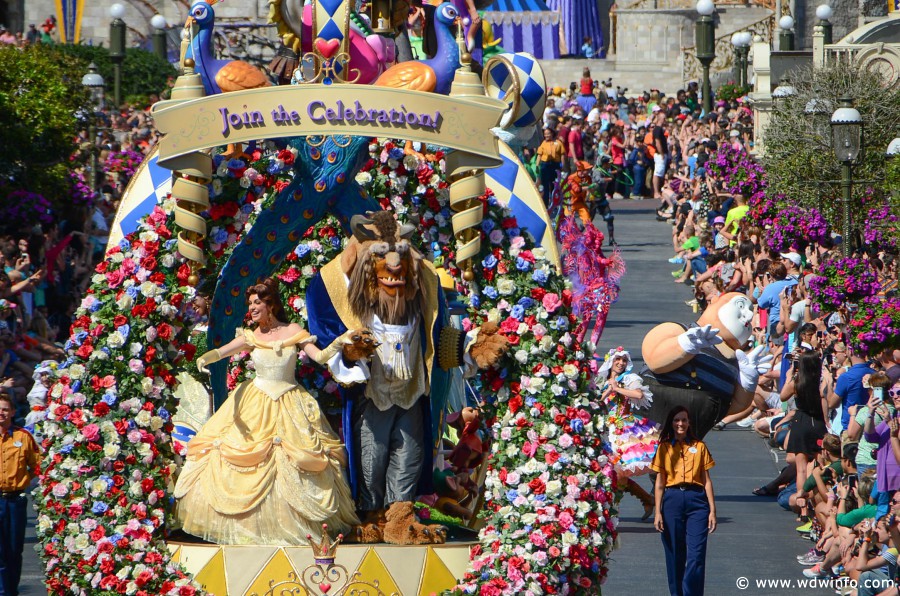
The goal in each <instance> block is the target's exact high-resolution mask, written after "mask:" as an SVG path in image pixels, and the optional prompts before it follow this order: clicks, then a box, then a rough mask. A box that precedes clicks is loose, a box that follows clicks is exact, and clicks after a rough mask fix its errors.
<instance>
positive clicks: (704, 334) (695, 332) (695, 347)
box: [677, 325, 722, 354]
mask: <svg viewBox="0 0 900 596" xmlns="http://www.w3.org/2000/svg"><path fill="white" fill-rule="evenodd" d="M677 339H678V345H679V346H681V349H682V350H684V351H685V352H687V353H688V354H699V353H700V352H702V351H703V350H704V348H711V347H713V346H714V345H716V344H720V343H722V338H721V337H719V330H718V329H716V328H715V327H713V326H712V325H704V326H703V327H691V328H690V329H688V330H687V331H685V332H684V333H682V334H681V335H679V336H678V338H677Z"/></svg>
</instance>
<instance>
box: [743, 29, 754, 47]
mask: <svg viewBox="0 0 900 596" xmlns="http://www.w3.org/2000/svg"><path fill="white" fill-rule="evenodd" d="M752 42H753V36H752V35H751V34H750V32H749V31H743V32H741V45H743V46H745V47H750V44H751V43H752Z"/></svg>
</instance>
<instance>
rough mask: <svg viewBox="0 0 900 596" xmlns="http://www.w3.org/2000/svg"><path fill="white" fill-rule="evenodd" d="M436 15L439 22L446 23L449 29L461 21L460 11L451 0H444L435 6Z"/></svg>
mask: <svg viewBox="0 0 900 596" xmlns="http://www.w3.org/2000/svg"><path fill="white" fill-rule="evenodd" d="M434 17H435V19H436V20H437V22H438V23H441V24H442V25H445V26H446V27H447V28H448V29H449V28H450V27H451V26H452V25H455V24H456V22H457V21H459V11H458V10H456V7H455V6H453V4H451V3H450V2H442V3H441V4H438V5H437V8H435V11H434ZM451 31H452V30H451Z"/></svg>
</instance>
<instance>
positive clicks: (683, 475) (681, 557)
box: [650, 406, 716, 596]
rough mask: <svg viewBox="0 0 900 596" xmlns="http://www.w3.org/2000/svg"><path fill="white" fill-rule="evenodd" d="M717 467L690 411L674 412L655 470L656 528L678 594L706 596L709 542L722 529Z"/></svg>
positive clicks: (661, 440) (673, 590) (671, 588)
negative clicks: (718, 516)
mask: <svg viewBox="0 0 900 596" xmlns="http://www.w3.org/2000/svg"><path fill="white" fill-rule="evenodd" d="M714 465H715V462H714V461H713V458H712V456H710V454H709V450H707V448H706V445H705V444H704V443H703V441H701V440H700V439H698V438H697V435H696V434H695V433H694V429H693V425H692V424H691V420H690V415H689V413H688V409H687V408H685V407H684V406H676V407H674V408H672V410H671V411H670V412H669V414H668V416H667V417H666V422H665V424H664V425H663V428H662V432H661V433H660V437H659V449H658V450H657V451H656V457H654V458H653V463H652V464H651V465H650V469H652V470H653V471H654V472H656V473H657V476H656V517H655V520H654V526H656V530H657V531H658V532H660V533H661V534H662V543H663V548H664V549H665V552H666V572H667V574H668V578H669V593H670V594H672V596H703V587H704V583H705V575H706V539H707V537H708V535H709V534H711V533H712V532H715V531H716V503H715V495H714V494H713V485H712V478H710V475H709V469H710V468H712V467H713V466H714Z"/></svg>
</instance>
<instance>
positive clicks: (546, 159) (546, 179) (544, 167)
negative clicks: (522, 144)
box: [537, 128, 566, 209]
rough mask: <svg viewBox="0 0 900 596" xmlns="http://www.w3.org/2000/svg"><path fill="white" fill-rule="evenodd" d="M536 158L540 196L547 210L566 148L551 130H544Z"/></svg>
mask: <svg viewBox="0 0 900 596" xmlns="http://www.w3.org/2000/svg"><path fill="white" fill-rule="evenodd" d="M537 157H538V162H539V163H540V165H541V194H542V195H543V197H544V205H545V206H546V207H547V209H549V208H550V203H551V202H552V197H553V184H554V182H556V176H557V174H559V171H560V170H561V169H562V165H563V161H564V160H565V159H566V148H565V146H564V145H563V144H562V142H561V141H560V140H559V139H557V138H556V134H555V133H554V132H553V130H552V129H549V128H545V129H544V141H543V142H542V143H541V144H540V146H539V147H538V148H537Z"/></svg>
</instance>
